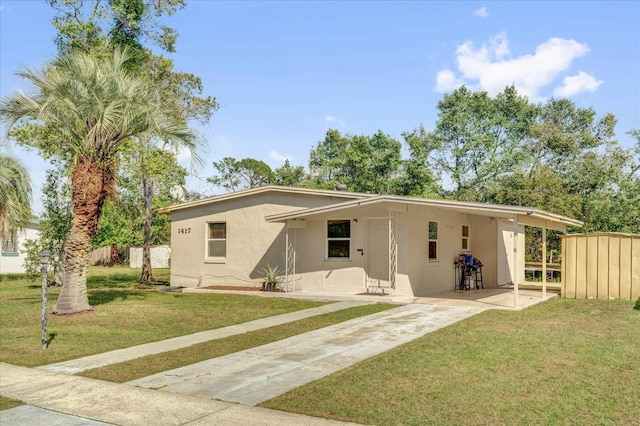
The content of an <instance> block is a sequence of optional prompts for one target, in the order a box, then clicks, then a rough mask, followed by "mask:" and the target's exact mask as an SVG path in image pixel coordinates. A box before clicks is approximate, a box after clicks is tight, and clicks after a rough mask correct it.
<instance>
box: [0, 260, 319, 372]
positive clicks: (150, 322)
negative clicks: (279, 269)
mask: <svg viewBox="0 0 640 426" xmlns="http://www.w3.org/2000/svg"><path fill="white" fill-rule="evenodd" d="M139 273H140V272H139V270H137V269H130V268H105V267H91V268H90V271H89V279H88V283H87V287H88V294H89V301H90V303H91V305H92V306H94V310H93V311H91V312H86V313H81V314H76V315H67V316H57V315H51V314H50V315H48V326H47V331H48V340H49V348H48V349H47V350H42V349H41V348H40V335H41V322H40V319H41V309H42V296H41V287H40V283H39V281H38V282H34V281H32V280H29V279H27V278H25V277H22V276H10V277H7V276H2V277H0V280H2V281H0V318H1V319H2V321H1V323H0V361H2V362H8V363H11V364H15V365H21V366H25V367H34V366H39V365H46V364H50V363H54V362H59V361H64V360H68V359H74V358H79V357H82V356H86V355H92V354H96V353H101V352H106V351H109V350H113V349H119V348H124V347H128V346H133V345H137V344H141V343H148V342H153V341H158V340H163V339H167V338H171V337H176V336H182V335H185V334H190V333H195V332H198V331H203V330H209V329H214V328H219V327H224V326H228V325H233V324H239V323H243V322H246V321H251V320H254V319H258V318H264V317H268V316H273V315H279V314H283V313H286V312H292V311H296V310H301V309H307V308H312V307H316V306H319V305H322V304H323V303H322V302H311V301H300V300H289V299H272V298H268V299H267V298H261V297H251V296H243V295H240V296H238V295H228V294H187V293H184V294H183V293H177V292H163V291H162V288H163V286H147V285H140V284H137V283H136V282H135V280H136V279H137V278H138V276H139ZM154 275H155V276H156V278H157V279H159V280H164V281H167V279H168V271H166V270H156V271H154ZM58 294H59V288H53V287H50V288H49V290H48V295H49V297H48V301H49V303H48V306H49V312H50V311H51V307H52V306H53V305H54V304H55V301H56V298H57V295H58Z"/></svg>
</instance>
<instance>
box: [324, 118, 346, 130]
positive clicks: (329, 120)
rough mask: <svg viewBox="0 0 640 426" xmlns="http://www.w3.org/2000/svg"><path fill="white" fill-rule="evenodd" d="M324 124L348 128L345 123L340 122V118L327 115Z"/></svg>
mask: <svg viewBox="0 0 640 426" xmlns="http://www.w3.org/2000/svg"><path fill="white" fill-rule="evenodd" d="M324 122H325V123H327V124H333V123H336V124H339V125H340V126H342V127H346V124H345V123H344V121H342V120H340V119H339V118H336V117H334V116H333V115H325V116H324Z"/></svg>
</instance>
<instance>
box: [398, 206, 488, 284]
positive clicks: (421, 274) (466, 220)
mask: <svg viewBox="0 0 640 426" xmlns="http://www.w3.org/2000/svg"><path fill="white" fill-rule="evenodd" d="M406 216H407V221H406V223H407V225H408V231H407V232H406V236H407V239H406V244H407V250H406V251H407V253H408V254H410V255H409V257H408V265H407V266H408V268H407V275H408V278H409V281H410V283H411V288H412V290H413V294H414V295H415V296H425V295H427V294H432V293H437V292H441V291H447V290H453V282H454V261H455V260H456V259H457V256H458V254H460V253H461V252H462V251H463V250H462V226H463V225H466V226H469V250H468V251H469V252H470V253H471V254H473V255H474V256H475V257H478V258H479V259H480V260H481V261H482V263H483V264H484V265H485V266H484V267H483V271H482V272H483V279H484V283H485V288H487V287H488V286H491V285H492V283H493V282H494V281H495V258H496V245H495V244H496V238H495V232H496V231H495V222H493V223H492V222H491V219H490V218H488V217H481V216H473V215H468V214H463V213H456V212H452V211H450V210H444V209H438V208H434V207H426V206H409V211H408V212H407V214H406ZM429 221H435V222H437V223H438V260H436V261H430V260H429V259H428V252H427V241H428V239H427V227H428V222H429Z"/></svg>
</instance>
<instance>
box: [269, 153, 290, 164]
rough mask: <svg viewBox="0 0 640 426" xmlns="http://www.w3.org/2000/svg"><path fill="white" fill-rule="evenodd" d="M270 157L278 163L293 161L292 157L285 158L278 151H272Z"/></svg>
mask: <svg viewBox="0 0 640 426" xmlns="http://www.w3.org/2000/svg"><path fill="white" fill-rule="evenodd" d="M269 157H271V158H272V159H274V160H276V161H280V162H283V163H284V162H285V161H286V160H289V161H291V157H285V156H284V155H282V154H280V153H279V152H278V151H275V150H274V151H271V152H270V153H269Z"/></svg>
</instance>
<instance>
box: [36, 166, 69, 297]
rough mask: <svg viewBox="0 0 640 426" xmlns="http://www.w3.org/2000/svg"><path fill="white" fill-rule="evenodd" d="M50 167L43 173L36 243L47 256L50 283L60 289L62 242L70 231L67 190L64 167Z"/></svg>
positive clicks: (62, 274) (63, 248) (62, 276)
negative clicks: (41, 212)
mask: <svg viewBox="0 0 640 426" xmlns="http://www.w3.org/2000/svg"><path fill="white" fill-rule="evenodd" d="M53 163H54V164H55V165H56V167H55V168H53V169H50V170H47V172H46V181H45V184H44V186H43V188H42V194H43V197H42V203H43V207H44V213H43V214H42V216H41V217H40V240H41V244H42V246H43V247H44V248H45V249H46V250H48V251H49V253H51V258H50V259H51V263H52V264H53V272H54V283H55V284H58V285H62V283H63V282H64V250H65V242H66V241H67V237H68V235H69V230H70V229H71V218H72V205H71V188H70V186H69V179H68V177H67V175H66V167H64V166H62V165H61V164H58V163H57V162H55V160H54V161H53Z"/></svg>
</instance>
